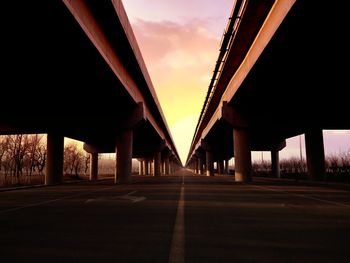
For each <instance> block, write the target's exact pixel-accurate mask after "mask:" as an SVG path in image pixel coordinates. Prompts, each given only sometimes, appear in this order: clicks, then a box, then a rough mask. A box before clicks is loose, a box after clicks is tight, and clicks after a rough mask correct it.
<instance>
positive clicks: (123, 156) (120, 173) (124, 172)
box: [114, 130, 133, 183]
mask: <svg viewBox="0 0 350 263" xmlns="http://www.w3.org/2000/svg"><path fill="white" fill-rule="evenodd" d="M132 141H133V131H132V130H125V131H123V132H122V133H121V134H120V135H119V136H117V147H116V155H117V156H116V161H117V165H116V168H117V169H116V173H115V180H114V181H115V183H117V182H118V183H129V182H131V169H132Z"/></svg>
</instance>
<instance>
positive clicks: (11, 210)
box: [0, 186, 115, 214]
mask: <svg viewBox="0 0 350 263" xmlns="http://www.w3.org/2000/svg"><path fill="white" fill-rule="evenodd" d="M113 188H115V186H112V187H106V188H102V189H97V190H94V191H90V192H84V193H78V194H73V195H68V196H64V197H61V198H57V199H52V200H47V201H43V202H38V203H33V204H28V205H23V206H19V207H14V208H9V209H5V210H1V211H0V214H4V213H8V212H13V211H17V210H21V209H24V208H29V207H35V206H40V205H45V204H50V203H54V202H58V201H61V200H65V199H69V198H73V197H77V196H82V195H87V194H92V193H96V192H99V191H104V190H110V189H113Z"/></svg>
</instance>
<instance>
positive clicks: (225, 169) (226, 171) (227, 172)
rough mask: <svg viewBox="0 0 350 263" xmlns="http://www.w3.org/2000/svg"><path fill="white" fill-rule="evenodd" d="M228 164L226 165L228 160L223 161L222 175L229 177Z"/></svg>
mask: <svg viewBox="0 0 350 263" xmlns="http://www.w3.org/2000/svg"><path fill="white" fill-rule="evenodd" d="M228 165H229V163H228V159H225V163H224V166H225V167H224V174H226V175H229V174H230V171H229V167H228Z"/></svg>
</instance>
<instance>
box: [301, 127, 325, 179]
mask: <svg viewBox="0 0 350 263" xmlns="http://www.w3.org/2000/svg"><path fill="white" fill-rule="evenodd" d="M305 149H306V161H307V170H308V177H309V179H310V180H323V179H325V174H326V169H325V155H324V146H323V134H322V130H321V129H319V130H311V131H308V132H306V133H305Z"/></svg>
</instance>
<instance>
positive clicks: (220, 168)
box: [217, 160, 225, 175]
mask: <svg viewBox="0 0 350 263" xmlns="http://www.w3.org/2000/svg"><path fill="white" fill-rule="evenodd" d="M217 167H218V174H220V175H223V174H224V173H225V172H224V161H223V160H219V161H217Z"/></svg>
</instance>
